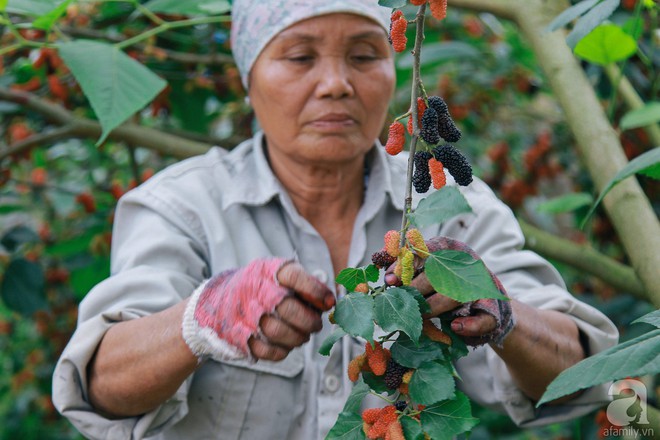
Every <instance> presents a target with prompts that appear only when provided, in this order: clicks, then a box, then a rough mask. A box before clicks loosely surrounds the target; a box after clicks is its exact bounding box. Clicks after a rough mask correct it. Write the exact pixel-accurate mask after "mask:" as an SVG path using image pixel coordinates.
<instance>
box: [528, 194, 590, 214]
mask: <svg viewBox="0 0 660 440" xmlns="http://www.w3.org/2000/svg"><path fill="white" fill-rule="evenodd" d="M593 201H594V198H593V196H592V195H591V194H588V193H573V194H566V195H563V196H559V197H555V198H553V199H550V200H548V201H547V202H544V203H541V204H539V205H538V206H537V207H536V209H537V210H538V211H539V212H548V213H551V214H559V213H562V212H571V211H575V210H576V209H578V208H582V207H583V206H588V205H590V204H591V203H592V202H593Z"/></svg>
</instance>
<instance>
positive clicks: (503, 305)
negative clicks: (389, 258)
mask: <svg viewBox="0 0 660 440" xmlns="http://www.w3.org/2000/svg"><path fill="white" fill-rule="evenodd" d="M426 246H427V247H428V249H429V252H436V251H439V250H443V249H449V250H455V251H461V252H466V253H468V254H470V255H471V256H472V258H474V259H475V260H481V258H480V257H479V255H477V253H476V252H474V250H472V248H471V247H469V246H468V245H466V244H465V243H463V242H460V241H458V240H454V239H452V238H448V237H434V238H432V239H430V240H428V241H427V242H426ZM489 272H490V270H489ZM490 276H491V278H492V279H493V282H494V283H495V285H496V286H497V288H498V289H499V291H500V293H501V294H502V295H505V296H506V290H505V289H504V286H502V283H501V282H500V280H499V279H498V278H497V277H496V276H495V274H493V273H492V272H490ZM480 312H485V313H487V314H489V315H491V316H492V317H493V318H495V321H496V322H497V325H496V327H495V329H494V330H492V331H491V332H490V333H487V334H484V335H480V336H462V338H463V340H464V341H465V343H466V344H468V345H472V346H478V345H483V344H486V343H489V342H493V343H495V344H496V345H497V346H498V347H501V346H502V342H503V341H504V338H506V336H507V335H508V334H509V332H510V331H511V330H512V329H513V325H514V323H515V321H514V319H513V314H512V312H511V302H510V301H503V300H497V299H492V298H485V299H479V300H476V301H470V302H467V303H463V304H461V306H459V307H458V308H456V309H454V310H452V311H451V316H453V317H455V318H458V317H465V316H474V315H476V314H478V313H480Z"/></svg>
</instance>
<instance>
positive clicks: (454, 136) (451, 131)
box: [438, 113, 461, 142]
mask: <svg viewBox="0 0 660 440" xmlns="http://www.w3.org/2000/svg"><path fill="white" fill-rule="evenodd" d="M438 134H439V135H440V137H441V138H442V139H444V140H446V141H447V142H458V141H459V139H460V138H461V130H459V129H458V128H457V127H456V125H455V124H454V120H453V119H452V118H451V116H450V115H449V113H442V114H440V115H439V116H438Z"/></svg>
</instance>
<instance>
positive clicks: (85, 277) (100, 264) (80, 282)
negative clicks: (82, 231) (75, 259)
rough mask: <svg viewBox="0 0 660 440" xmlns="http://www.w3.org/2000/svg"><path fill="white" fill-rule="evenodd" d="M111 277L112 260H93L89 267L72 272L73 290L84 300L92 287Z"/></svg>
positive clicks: (103, 258) (105, 258) (102, 258)
mask: <svg viewBox="0 0 660 440" xmlns="http://www.w3.org/2000/svg"><path fill="white" fill-rule="evenodd" d="M109 276H110V258H108V257H95V258H91V259H90V262H89V264H88V265H87V266H85V267H82V268H79V269H76V270H74V271H72V272H71V288H72V289H73V291H74V293H75V294H76V298H78V299H82V298H84V297H85V295H87V292H89V291H90V290H91V289H92V287H94V286H95V285H97V284H98V283H100V282H101V281H103V280H104V279H106V278H108V277H109Z"/></svg>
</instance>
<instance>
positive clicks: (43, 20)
mask: <svg viewBox="0 0 660 440" xmlns="http://www.w3.org/2000/svg"><path fill="white" fill-rule="evenodd" d="M71 1H72V0H66V1H64V2H62V3H60V4H59V5H58V6H56V7H55V8H54V9H52V10H51V11H49V12H48V13H47V14H44V15H42V16H40V17H38V18H37V19H35V20H34V21H33V22H32V27H34V28H36V29H41V30H44V31H47V30H50V28H52V27H53V25H54V24H55V22H56V21H57V20H59V19H60V17H62V16H63V15H64V14H65V13H66V8H67V7H68V6H69V4H70V3H71Z"/></svg>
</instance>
